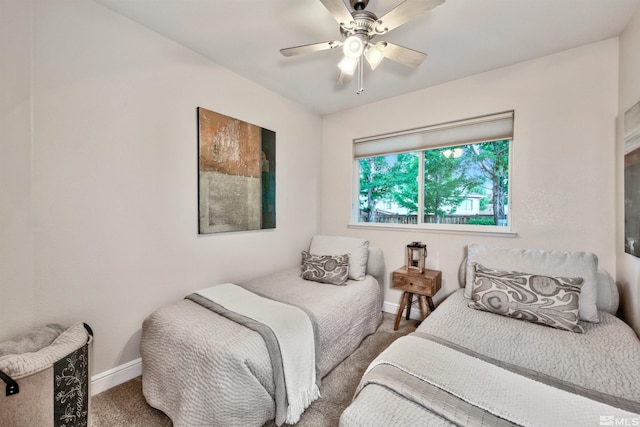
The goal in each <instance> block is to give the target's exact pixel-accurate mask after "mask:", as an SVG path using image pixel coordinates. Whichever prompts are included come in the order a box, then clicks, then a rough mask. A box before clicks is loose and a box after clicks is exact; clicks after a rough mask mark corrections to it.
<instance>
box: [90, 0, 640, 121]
mask: <svg viewBox="0 0 640 427" xmlns="http://www.w3.org/2000/svg"><path fill="white" fill-rule="evenodd" d="M95 1H96V2H98V3H100V4H102V5H104V6H106V7H108V8H109V9H111V10H113V11H115V12H117V13H119V14H121V15H123V16H126V17H128V18H130V19H132V20H133V21H135V22H138V23H140V24H142V25H143V26H145V27H147V28H149V29H151V30H153V31H155V32H157V33H159V34H162V35H163V36H165V37H167V38H169V39H172V40H174V41H176V42H177V43H179V44H181V45H183V46H186V47H188V48H190V49H192V50H194V51H196V52H199V53H200V54H202V55H204V56H205V57H207V58H210V59H211V60H212V61H214V62H216V63H217V64H220V65H222V66H224V67H225V68H228V69H230V70H232V71H234V72H236V73H237V74H239V75H242V76H244V77H246V78H248V79H250V80H252V81H254V82H256V83H258V84H260V85H262V86H264V87H266V88H268V89H271V90H273V91H274V92H277V93H279V94H281V95H283V96H285V97H287V98H290V99H292V100H295V101H297V102H299V103H300V104H303V105H305V106H306V107H308V108H309V109H311V110H312V111H315V112H317V113H319V114H327V113H332V112H336V111H340V110H343V109H346V108H351V107H355V106H358V105H362V104H365V103H369V102H373V101H377V100H381V99H385V98H389V97H393V96H396V95H400V94H403V93H408V92H412V91H415V90H418V89H422V88H425V87H428V86H433V85H435V84H439V83H443V82H446V81H451V80H455V79H459V78H461V77H465V76H469V75H473V74H477V73H480V72H483V71H488V70H492V69H495V68H499V67H503V66H505V65H509V64H514V63H517V62H521V61H525V60H528V59H533V58H536V57H540V56H544V55H548V54H551V53H554V52H559V51H562V50H565V49H570V48H573V47H577V46H581V45H585V44H589V43H593V42H597V41H600V40H605V39H607V38H610V37H615V36H617V35H619V34H620V33H621V32H622V31H623V29H624V27H625V25H626V23H627V22H628V20H629V18H630V17H631V15H633V13H634V12H635V11H636V10H637V9H638V7H639V5H640V0H447V1H446V2H445V3H444V4H442V5H441V6H438V7H437V8H435V9H433V10H432V11H430V12H427V13H425V14H423V15H421V16H419V17H418V18H415V19H413V20H412V21H410V22H408V23H406V24H405V25H403V26H401V27H399V28H397V29H395V30H393V31H391V32H390V33H388V34H386V35H384V36H382V37H376V38H375V39H374V41H377V40H387V41H389V42H393V43H396V44H399V45H402V46H406V47H409V48H411V49H414V50H418V51H422V52H425V53H427V54H428V55H429V56H428V57H427V59H426V61H425V62H424V63H422V65H420V66H419V67H418V68H416V69H410V68H407V67H404V66H402V65H400V64H397V63H395V62H393V61H390V60H385V61H383V63H382V64H381V65H380V66H379V67H378V68H377V69H376V70H375V71H371V70H370V69H368V68H367V69H366V70H365V76H364V87H365V92H364V93H362V94H360V95H356V93H355V90H356V82H355V79H354V80H353V81H351V82H348V83H347V84H343V85H341V86H338V85H337V84H336V83H337V79H338V76H339V69H338V67H337V63H338V61H339V59H340V57H341V50H340V49H334V50H330V51H324V52H316V53H311V54H308V55H301V56H297V57H290V58H285V57H283V56H282V55H281V54H280V52H279V50H280V49H281V48H285V47H291V46H298V45H303V44H309V43H316V42H322V41H329V40H341V36H340V31H339V28H338V24H337V23H336V21H335V20H334V19H333V17H332V16H331V14H330V13H329V12H328V11H327V10H326V9H325V8H324V6H323V5H322V3H320V1H319V0H95ZM400 2H401V0H370V2H369V6H368V7H367V10H369V11H371V12H374V13H375V14H376V15H377V16H378V17H381V16H382V15H384V13H386V12H387V11H389V10H391V9H392V8H393V7H395V6H396V5H397V4H399V3H400ZM345 3H347V4H348V0H345Z"/></svg>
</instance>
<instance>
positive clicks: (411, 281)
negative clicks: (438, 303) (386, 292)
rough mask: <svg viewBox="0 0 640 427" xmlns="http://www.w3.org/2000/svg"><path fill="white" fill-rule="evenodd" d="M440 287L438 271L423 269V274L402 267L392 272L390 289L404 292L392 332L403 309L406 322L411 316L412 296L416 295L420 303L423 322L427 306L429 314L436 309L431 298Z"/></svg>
mask: <svg viewBox="0 0 640 427" xmlns="http://www.w3.org/2000/svg"><path fill="white" fill-rule="evenodd" d="M441 285H442V272H441V271H439V270H428V269H425V270H424V272H423V273H418V272H412V271H407V268H406V267H402V268H399V269H397V270H396V271H394V272H393V277H392V282H391V287H392V288H393V289H401V290H403V291H404V293H403V294H402V302H401V303H400V307H399V308H398V314H397V315H396V323H395V325H394V326H393V330H394V331H397V330H398V326H399V325H400V318H401V317H402V312H403V311H404V308H405V307H406V308H407V320H409V315H410V314H411V305H412V304H413V294H416V295H418V301H419V303H420V312H421V314H422V320H424V319H425V318H426V317H427V315H428V313H427V304H429V310H430V312H431V311H433V310H435V309H436V307H435V305H434V304H433V300H432V299H431V297H432V296H434V295H435V294H436V292H438V290H440V286H441Z"/></svg>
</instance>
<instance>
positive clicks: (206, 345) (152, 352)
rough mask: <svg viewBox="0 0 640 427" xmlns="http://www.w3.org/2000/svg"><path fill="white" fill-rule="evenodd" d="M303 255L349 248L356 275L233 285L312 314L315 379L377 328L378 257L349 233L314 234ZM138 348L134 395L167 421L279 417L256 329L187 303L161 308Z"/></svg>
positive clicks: (259, 421) (214, 422)
mask: <svg viewBox="0 0 640 427" xmlns="http://www.w3.org/2000/svg"><path fill="white" fill-rule="evenodd" d="M310 252H311V253H312V254H316V255H327V256H331V255H339V254H347V253H349V254H350V255H351V256H350V264H349V269H350V272H349V276H350V277H356V278H358V279H359V280H354V279H352V278H349V279H348V280H347V281H346V283H345V284H344V285H343V286H336V285H334V284H330V283H322V282H318V281H315V280H306V279H303V278H302V277H301V275H300V267H298V268H293V269H290V270H286V271H282V272H279V273H276V274H273V275H269V276H267V277H262V278H259V279H256V280H251V281H248V282H245V283H241V284H240V285H241V286H242V287H243V288H245V289H247V290H250V291H253V292H255V293H257V294H260V295H264V296H267V297H269V298H272V299H275V300H278V301H282V302H285V303H288V304H292V305H294V306H297V307H301V308H302V309H303V310H305V311H306V312H307V313H308V314H309V316H310V317H311V318H313V320H315V327H316V330H317V332H318V333H317V351H316V355H317V357H316V365H317V366H316V368H317V369H316V373H317V375H316V376H317V379H320V378H322V377H323V376H325V375H326V374H328V373H329V371H331V370H332V369H333V368H334V367H335V366H337V365H338V364H339V363H340V362H341V361H342V360H344V359H345V358H346V357H347V356H349V355H350V354H351V353H353V351H355V349H356V348H358V346H359V345H360V343H361V342H362V340H363V339H364V338H365V337H366V336H368V335H370V334H372V333H374V332H375V331H376V329H377V328H378V326H379V325H380V323H381V321H382V295H383V293H382V287H381V286H382V285H381V284H382V283H384V259H383V254H382V251H381V250H380V249H378V248H370V247H369V244H368V241H366V240H364V239H356V238H341V237H329V236H315V237H314V238H313V241H312V242H311V246H310ZM329 268H331V266H329ZM316 273H317V272H316ZM319 276H320V275H319V274H316V279H319V280H322V278H320V277H319ZM141 353H142V380H143V381H142V385H143V393H144V396H145V398H146V399H147V402H148V403H149V404H150V405H151V406H153V407H155V408H157V409H160V410H161V411H163V412H164V413H165V414H167V416H169V418H171V420H172V421H173V424H174V426H176V427H178V426H189V427H196V426H225V427H227V426H229V427H231V426H241V427H248V426H261V425H263V424H264V423H266V422H267V421H269V420H273V419H274V418H275V419H276V423H278V424H282V423H283V421H284V418H283V415H282V410H281V409H282V408H279V407H277V405H276V401H277V400H278V395H277V392H276V386H275V384H274V380H273V374H274V371H273V368H272V365H271V362H270V354H269V352H268V349H267V347H266V345H265V341H264V340H263V338H262V337H261V335H259V334H258V333H257V332H256V331H254V330H251V329H248V328H247V327H245V326H242V325H241V324H239V323H236V322H235V321H233V320H230V319H228V318H226V317H223V316H221V315H219V314H217V313H214V312H212V311H211V310H209V309H207V308H205V307H203V306H201V305H199V304H197V303H196V302H194V301H193V300H191V299H184V300H181V301H178V302H176V303H174V304H171V305H168V306H165V307H162V308H160V309H158V310H157V311H155V312H154V313H153V314H151V315H150V316H149V317H148V318H147V319H146V320H145V321H144V324H143V328H142V342H141Z"/></svg>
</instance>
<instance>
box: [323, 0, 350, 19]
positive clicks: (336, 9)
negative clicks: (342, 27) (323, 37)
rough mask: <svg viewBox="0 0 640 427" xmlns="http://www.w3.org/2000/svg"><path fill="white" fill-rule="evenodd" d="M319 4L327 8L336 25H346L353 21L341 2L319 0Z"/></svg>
mask: <svg viewBox="0 0 640 427" xmlns="http://www.w3.org/2000/svg"><path fill="white" fill-rule="evenodd" d="M320 2H321V3H322V4H323V5H324V7H326V8H327V10H328V11H329V13H331V15H332V16H333V19H335V20H336V21H337V22H338V24H348V23H349V22H351V21H353V17H352V16H351V11H350V10H349V8H348V7H347V5H346V4H344V2H343V1H342V0H320Z"/></svg>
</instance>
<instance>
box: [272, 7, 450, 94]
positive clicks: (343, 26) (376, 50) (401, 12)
mask: <svg viewBox="0 0 640 427" xmlns="http://www.w3.org/2000/svg"><path fill="white" fill-rule="evenodd" d="M349 1H350V4H351V7H352V9H353V11H350V10H349V8H348V7H347V5H346V4H345V3H344V2H343V0H320V2H321V3H322V4H323V5H324V7H326V8H327V10H328V11H329V12H330V13H331V15H332V16H333V18H334V19H335V20H336V21H337V22H338V24H339V25H340V33H341V34H342V36H343V38H344V40H343V41H337V40H333V41H327V42H321V43H313V44H307V45H303V46H295V47H289V48H286V49H280V53H282V54H283V55H284V56H295V55H300V54H304V53H311V52H319V51H324V50H329V49H335V48H337V47H340V46H342V51H343V54H344V56H343V58H342V60H341V61H340V63H339V64H338V67H339V68H340V70H341V72H340V78H339V79H338V83H341V82H342V81H343V79H344V78H346V76H352V75H353V74H354V73H355V72H356V70H358V89H357V91H356V93H358V94H359V93H362V92H363V91H364V87H363V73H364V70H363V65H364V60H366V61H367V62H368V63H369V65H370V66H371V69H372V70H374V69H375V68H376V67H377V66H378V65H380V62H382V60H383V59H384V58H389V59H390V60H392V61H395V62H398V63H400V64H403V65H406V66H408V67H411V68H416V67H417V66H418V65H420V64H421V63H422V61H424V60H425V58H426V57H427V54H426V53H422V52H418V51H417V50H413V49H409V48H406V47H402V46H399V45H397V44H393V43H390V42H387V41H378V42H374V41H372V39H373V38H374V37H376V36H380V35H383V34H386V33H388V32H389V31H391V30H393V29H395V28H397V27H399V26H400V25H402V24H404V23H406V22H407V21H409V20H411V19H413V18H415V17H416V16H418V15H420V14H422V13H424V12H426V11H428V10H431V9H433V8H435V7H437V6H440V5H441V4H442V3H444V2H445V0H405V1H403V2H402V3H400V4H399V5H398V6H396V7H395V8H394V9H392V10H391V11H389V12H387V13H386V14H385V15H383V16H382V17H381V18H378V17H377V16H376V15H375V14H374V13H372V12H369V11H368V10H365V9H366V7H367V5H368V4H369V0H349Z"/></svg>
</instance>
